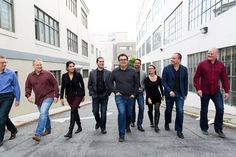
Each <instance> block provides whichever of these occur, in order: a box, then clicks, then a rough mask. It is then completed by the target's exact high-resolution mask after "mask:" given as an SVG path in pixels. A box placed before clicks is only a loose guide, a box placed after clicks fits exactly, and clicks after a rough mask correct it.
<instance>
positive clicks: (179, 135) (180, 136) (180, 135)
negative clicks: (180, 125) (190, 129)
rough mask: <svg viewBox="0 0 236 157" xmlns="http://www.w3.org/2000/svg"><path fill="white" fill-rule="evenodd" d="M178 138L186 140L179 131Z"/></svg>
mask: <svg viewBox="0 0 236 157" xmlns="http://www.w3.org/2000/svg"><path fill="white" fill-rule="evenodd" d="M177 136H178V137H179V138H181V139H184V135H183V133H182V132H180V131H177Z"/></svg>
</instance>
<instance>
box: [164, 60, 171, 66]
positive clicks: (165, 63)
mask: <svg viewBox="0 0 236 157" xmlns="http://www.w3.org/2000/svg"><path fill="white" fill-rule="evenodd" d="M163 63H164V67H165V66H167V65H169V64H171V62H170V58H168V59H164V60H163Z"/></svg>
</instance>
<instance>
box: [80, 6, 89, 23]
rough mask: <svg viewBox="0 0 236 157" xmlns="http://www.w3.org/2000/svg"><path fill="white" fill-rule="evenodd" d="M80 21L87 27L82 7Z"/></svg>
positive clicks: (85, 15)
mask: <svg viewBox="0 0 236 157" xmlns="http://www.w3.org/2000/svg"><path fill="white" fill-rule="evenodd" d="M81 22H82V24H83V25H84V27H85V28H88V21H87V14H86V13H85V11H84V10H83V9H82V8H81Z"/></svg>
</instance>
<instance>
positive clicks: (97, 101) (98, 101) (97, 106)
mask: <svg viewBox="0 0 236 157" xmlns="http://www.w3.org/2000/svg"><path fill="white" fill-rule="evenodd" d="M107 102H108V97H107V96H105V97H103V96H98V97H97V98H93V102H92V104H93V115H94V117H95V120H96V122H97V123H98V124H99V125H100V127H101V130H105V129H106V121H107ZM99 110H100V112H101V116H100V114H99Z"/></svg>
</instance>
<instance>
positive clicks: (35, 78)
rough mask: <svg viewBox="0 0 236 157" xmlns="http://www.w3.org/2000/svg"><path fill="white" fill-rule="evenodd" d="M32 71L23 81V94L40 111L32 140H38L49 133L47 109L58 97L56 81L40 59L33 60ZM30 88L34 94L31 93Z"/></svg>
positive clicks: (49, 124) (49, 123) (49, 125)
mask: <svg viewBox="0 0 236 157" xmlns="http://www.w3.org/2000/svg"><path fill="white" fill-rule="evenodd" d="M33 67H34V71H33V72H31V73H30V74H29V75H28V77H27V79H26V82H25V96H26V98H27V99H28V101H29V102H30V103H32V104H33V103H34V104H36V105H37V107H38V110H39V112H40V115H39V119H38V126H37V128H36V131H35V135H34V136H33V137H32V139H33V140H35V141H37V142H40V140H41V136H45V135H48V134H50V133H51V121H50V118H49V109H50V107H51V105H52V103H53V101H54V102H55V103H56V102H57V100H58V97H59V88H58V83H57V80H56V79H55V77H54V76H53V74H52V73H50V72H49V71H47V70H44V69H43V67H42V60H40V59H36V60H34V61H33ZM32 89H33V91H34V95H35V101H34V98H33V97H32V95H31V92H32Z"/></svg>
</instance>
